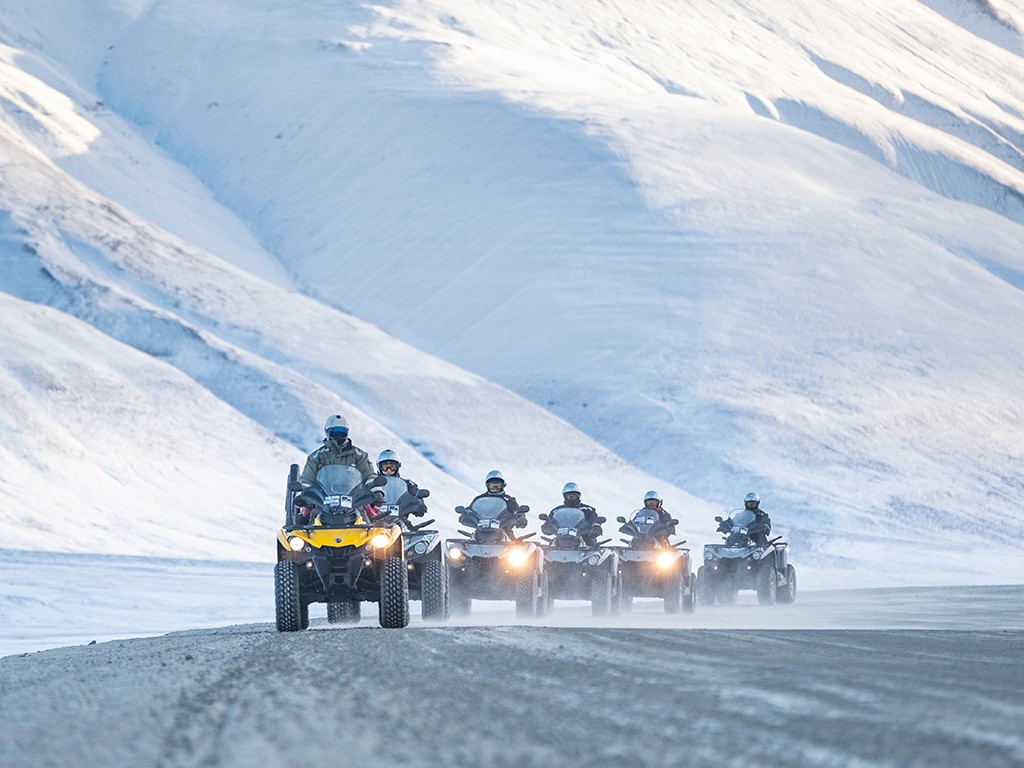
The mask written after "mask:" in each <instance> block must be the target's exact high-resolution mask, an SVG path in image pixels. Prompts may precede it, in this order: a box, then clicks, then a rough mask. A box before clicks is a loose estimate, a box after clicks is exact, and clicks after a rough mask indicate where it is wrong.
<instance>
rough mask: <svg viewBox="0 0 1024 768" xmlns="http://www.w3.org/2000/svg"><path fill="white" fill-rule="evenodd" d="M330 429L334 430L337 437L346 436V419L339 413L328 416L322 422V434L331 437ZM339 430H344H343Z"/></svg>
mask: <svg viewBox="0 0 1024 768" xmlns="http://www.w3.org/2000/svg"><path fill="white" fill-rule="evenodd" d="M331 430H336V433H337V435H338V437H341V438H345V437H348V419H346V418H345V417H344V416H342V415H341V414H339V413H336V414H334V415H333V416H328V417H327V421H326V422H325V423H324V434H325V435H327V436H328V437H331V436H332V435H331ZM341 430H344V432H342V431H341Z"/></svg>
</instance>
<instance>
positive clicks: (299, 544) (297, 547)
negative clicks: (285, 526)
mask: <svg viewBox="0 0 1024 768" xmlns="http://www.w3.org/2000/svg"><path fill="white" fill-rule="evenodd" d="M288 546H289V547H291V550H292V552H301V551H302V548H303V547H304V546H306V542H305V540H303V539H300V538H299V537H298V536H293V537H292V538H290V539H288Z"/></svg>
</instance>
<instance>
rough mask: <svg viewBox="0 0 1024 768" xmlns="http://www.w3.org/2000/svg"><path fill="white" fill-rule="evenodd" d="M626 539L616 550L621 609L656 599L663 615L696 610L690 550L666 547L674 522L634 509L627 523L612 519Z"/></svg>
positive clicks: (675, 522)
mask: <svg viewBox="0 0 1024 768" xmlns="http://www.w3.org/2000/svg"><path fill="white" fill-rule="evenodd" d="M616 519H617V520H618V521H619V522H620V523H622V527H621V528H619V532H620V533H623V534H625V535H626V536H627V538H626V539H623V542H624V543H625V544H626V545H627V546H625V547H616V549H617V551H618V554H619V572H620V573H621V576H622V607H623V609H624V610H629V609H631V608H632V607H633V598H634V597H659V598H661V599H663V600H664V601H665V612H666V613H679V611H680V609H682V610H683V611H685V612H686V613H691V612H692V611H693V610H694V608H695V606H696V602H697V600H696V579H694V577H693V570H692V565H691V563H690V550H689V549H687V548H686V547H683V546H682V545H683V544H685V543H686V542H679V543H678V544H669V543H668V537H669V535H670V534H671V532H672V530H674V529H673V527H672V526H675V525H678V523H679V521H678V520H671V521H670V522H668V523H666V522H662V521H661V518H660V516H659V514H658V512H656V511H655V510H650V509H637V510H635V511H634V512H633V514H632V515H630V517H629V520H628V521H627V520H626V518H625V517H618V518H616Z"/></svg>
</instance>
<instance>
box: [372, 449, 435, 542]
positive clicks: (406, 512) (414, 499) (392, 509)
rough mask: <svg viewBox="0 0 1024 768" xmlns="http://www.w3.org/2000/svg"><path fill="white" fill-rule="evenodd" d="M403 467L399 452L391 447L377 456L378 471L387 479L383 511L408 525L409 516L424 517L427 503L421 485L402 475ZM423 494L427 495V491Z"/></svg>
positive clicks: (384, 487)
mask: <svg viewBox="0 0 1024 768" xmlns="http://www.w3.org/2000/svg"><path fill="white" fill-rule="evenodd" d="M401 467H402V462H401V460H400V459H399V458H398V453H397V452H395V451H392V450H391V449H388V450H384V451H381V452H380V455H379V456H377V471H378V472H379V473H380V475H379V476H380V477H383V478H385V479H386V481H387V484H386V485H384V486H382V490H383V491H384V498H383V500H382V504H383V505H382V507H381V511H382V512H384V513H385V514H388V515H389V516H392V517H394V518H396V519H397V520H398V522H400V523H401V524H402V525H403V526H406V527H408V524H409V516H410V515H415V516H416V517H423V515H425V514H426V513H427V505H426V504H424V503H423V498H422V497H421V496H420V489H419V486H417V485H416V483H414V482H413V481H412V480H407V479H406V478H404V477H402V476H401V473H400V470H401ZM423 496H426V492H424V493H423Z"/></svg>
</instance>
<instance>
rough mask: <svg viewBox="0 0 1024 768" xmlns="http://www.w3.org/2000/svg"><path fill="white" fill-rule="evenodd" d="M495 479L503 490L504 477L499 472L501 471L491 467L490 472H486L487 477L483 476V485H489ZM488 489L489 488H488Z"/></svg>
mask: <svg viewBox="0 0 1024 768" xmlns="http://www.w3.org/2000/svg"><path fill="white" fill-rule="evenodd" d="M495 480H496V481H498V482H499V483H501V488H502V490H504V489H505V477H504V476H503V475H502V474H501V472H499V471H498V470H496V469H492V470H491V471H490V472H488V473H487V477H485V478H484V485H485V486H489V485H490V484H491V483H492V482H494V481H495ZM488 490H490V489H489V488H488Z"/></svg>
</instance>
